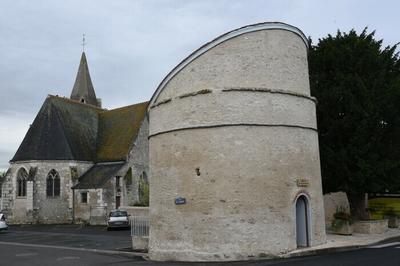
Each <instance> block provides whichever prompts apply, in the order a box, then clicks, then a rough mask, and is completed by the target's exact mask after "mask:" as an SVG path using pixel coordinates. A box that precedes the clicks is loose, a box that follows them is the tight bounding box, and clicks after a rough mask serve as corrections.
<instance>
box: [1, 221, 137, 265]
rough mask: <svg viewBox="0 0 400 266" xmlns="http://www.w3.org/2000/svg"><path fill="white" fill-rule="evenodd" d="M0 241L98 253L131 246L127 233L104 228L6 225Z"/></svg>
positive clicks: (128, 233) (128, 231)
mask: <svg viewBox="0 0 400 266" xmlns="http://www.w3.org/2000/svg"><path fill="white" fill-rule="evenodd" d="M4 241H6V242H16V243H26V244H45V245H51V246H65V247H75V248H87V249H102V250H127V249H129V248H130V247H131V237H130V230H113V231H107V230H106V228H105V227H104V226H90V227H81V226H77V225H26V226H10V228H9V230H7V231H2V232H0V242H4ZM0 265H1V263H0Z"/></svg>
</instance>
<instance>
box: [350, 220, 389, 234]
mask: <svg viewBox="0 0 400 266" xmlns="http://www.w3.org/2000/svg"><path fill="white" fill-rule="evenodd" d="M353 228H354V232H355V233H360V234H382V233H384V232H386V231H387V230H388V220H387V219H383V220H370V221H358V222H355V223H354V224H353Z"/></svg>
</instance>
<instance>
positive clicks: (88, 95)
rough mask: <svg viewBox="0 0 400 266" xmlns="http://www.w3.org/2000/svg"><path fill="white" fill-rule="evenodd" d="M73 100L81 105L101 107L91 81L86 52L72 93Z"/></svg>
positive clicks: (83, 54)
mask: <svg viewBox="0 0 400 266" xmlns="http://www.w3.org/2000/svg"><path fill="white" fill-rule="evenodd" d="M71 99H72V100H76V101H79V102H81V103H86V104H91V105H95V106H99V101H98V99H97V98H96V93H95V92H94V88H93V84H92V80H91V79H90V74H89V68H88V64H87V61H86V55H85V52H82V57H81V62H80V64H79V69H78V74H77V75H76V79H75V84H74V88H73V89H72V93H71Z"/></svg>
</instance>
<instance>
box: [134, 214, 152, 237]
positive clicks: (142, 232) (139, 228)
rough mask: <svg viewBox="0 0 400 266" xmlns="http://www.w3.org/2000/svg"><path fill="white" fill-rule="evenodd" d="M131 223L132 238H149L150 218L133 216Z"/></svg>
mask: <svg viewBox="0 0 400 266" xmlns="http://www.w3.org/2000/svg"><path fill="white" fill-rule="evenodd" d="M129 223H130V225H131V236H149V228H150V226H149V217H146V216H131V217H130V218H129Z"/></svg>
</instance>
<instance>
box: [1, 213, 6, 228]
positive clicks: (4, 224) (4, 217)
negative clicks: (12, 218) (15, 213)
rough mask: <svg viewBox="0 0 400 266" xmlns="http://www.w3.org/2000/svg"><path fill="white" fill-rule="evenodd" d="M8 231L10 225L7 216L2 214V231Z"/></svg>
mask: <svg viewBox="0 0 400 266" xmlns="http://www.w3.org/2000/svg"><path fill="white" fill-rule="evenodd" d="M7 229H8V225H7V220H6V216H5V215H4V214H2V213H0V231H2V230H7Z"/></svg>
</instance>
